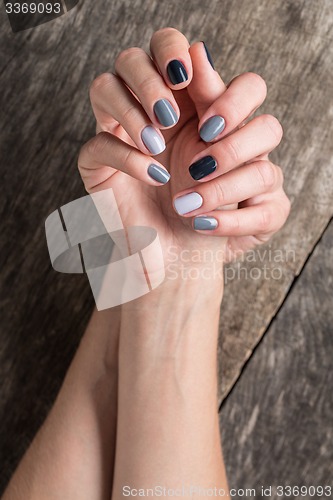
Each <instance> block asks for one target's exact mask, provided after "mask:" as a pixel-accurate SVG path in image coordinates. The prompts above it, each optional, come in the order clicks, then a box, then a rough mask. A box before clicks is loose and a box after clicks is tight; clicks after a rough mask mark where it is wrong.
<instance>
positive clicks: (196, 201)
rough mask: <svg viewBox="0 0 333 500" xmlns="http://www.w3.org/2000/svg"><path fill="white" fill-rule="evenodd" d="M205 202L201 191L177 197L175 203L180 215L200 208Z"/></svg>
mask: <svg viewBox="0 0 333 500" xmlns="http://www.w3.org/2000/svg"><path fill="white" fill-rule="evenodd" d="M202 204H203V199H202V196H200V194H199V193H188V194H184V195H183V196H179V198H176V199H175V202H174V205H175V209H176V212H177V213H178V214H179V215H184V214H187V213H188V212H192V210H196V209H197V208H200V207H201V205H202Z"/></svg>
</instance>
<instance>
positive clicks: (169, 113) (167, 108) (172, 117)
mask: <svg viewBox="0 0 333 500" xmlns="http://www.w3.org/2000/svg"><path fill="white" fill-rule="evenodd" d="M154 113H155V115H156V117H157V119H158V121H159V122H160V124H161V125H163V127H170V125H175V124H176V123H177V122H178V116H177V113H176V111H175V110H174V109H173V107H172V106H171V103H170V102H169V101H168V100H167V99H160V100H159V101H157V102H155V104H154Z"/></svg>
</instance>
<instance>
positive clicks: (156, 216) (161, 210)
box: [78, 28, 290, 260]
mask: <svg viewBox="0 0 333 500" xmlns="http://www.w3.org/2000/svg"><path fill="white" fill-rule="evenodd" d="M150 50H151V54H152V58H151V57H150V56H149V55H148V54H147V53H146V52H144V51H143V50H142V49H140V48H136V47H133V48H130V49H127V50H125V51H123V52H121V53H120V55H119V56H118V57H117V59H116V62H115V74H112V73H105V74H102V75H101V76H99V77H98V78H96V80H95V81H94V82H93V84H92V86H91V90H90V96H91V102H92V107H93V110H94V114H95V117H96V121H97V128H96V131H97V135H96V136H95V137H94V138H92V139H91V140H90V141H88V143H86V144H85V145H84V146H83V148H82V149H81V152H80V156H79V160H78V165H79V170H80V173H81V176H82V179H83V181H84V184H85V188H86V190H87V191H88V192H89V193H93V192H95V191H98V190H101V189H107V188H110V187H111V188H112V189H113V191H114V194H115V196H116V199H117V202H118V206H119V210H120V213H121V217H122V220H123V222H124V225H125V226H129V225H148V226H151V227H154V228H155V229H156V230H157V231H158V233H159V237H160V239H161V242H162V246H163V248H164V249H165V248H168V247H169V246H171V245H173V246H175V245H176V246H177V248H178V249H179V250H181V249H183V248H188V249H196V250H198V249H205V248H209V249H213V250H214V249H221V248H223V247H224V246H225V244H226V243H228V247H227V248H228V249H229V250H230V251H229V252H227V253H226V260H230V259H232V258H233V257H234V256H237V255H238V253H239V252H240V251H241V252H244V251H246V250H248V249H249V248H252V247H253V246H254V245H256V244H260V243H262V242H265V241H267V240H268V239H269V238H270V237H271V236H272V234H274V233H275V232H276V231H277V230H278V229H279V228H280V227H281V226H282V225H283V224H284V222H285V220H286V218H287V216H288V213H289V210H290V203H289V200H288V198H287V196H286V195H285V193H284V191H283V187H282V184H283V175H282V171H281V169H280V167H278V166H276V165H274V164H273V163H272V162H270V161H269V158H268V154H269V153H270V152H271V151H272V150H273V149H274V148H275V147H276V146H277V145H278V144H279V143H280V140H281V138H282V128H281V125H280V124H279V122H278V120H277V119H276V118H274V117H273V116H271V115H262V116H257V117H256V118H254V119H253V120H251V121H248V118H249V117H250V116H251V115H252V114H253V112H254V111H255V110H256V109H257V108H258V107H259V106H260V105H261V104H262V102H263V101H264V99H265V97H266V85H265V82H264V81H263V79H262V78H261V77H260V76H258V75H256V74H253V73H245V74H242V75H240V76H238V77H236V78H234V79H233V80H232V81H231V82H230V84H229V85H228V86H226V85H225V84H224V82H223V81H222V79H221V78H220V76H219V75H218V73H217V72H216V71H215V70H214V69H213V67H212V65H211V62H210V60H209V57H208V56H207V53H206V50H205V46H204V44H203V43H202V42H197V43H195V44H193V45H192V46H191V47H189V43H188V41H187V39H186V38H185V37H184V35H182V34H181V33H180V32H178V31H177V30H175V29H172V28H165V29H162V30H159V31H157V32H155V33H154V35H153V37H152V39H151V43H150ZM170 61H172V63H171V65H170ZM178 82H179V83H178ZM162 99H163V101H161V100H162ZM156 103H157V104H156ZM214 116H215V117H217V118H214V119H212V117H214ZM209 119H210V121H209V122H208V124H207V120H209ZM203 125H204V127H203ZM202 127H203V128H202ZM200 134H201V136H202V137H203V138H204V139H205V140H202V138H201V137H200ZM198 160H201V162H200V163H199V164H198V163H196V162H198ZM193 164H194V165H193ZM190 165H191V168H190V169H189V167H190ZM191 174H192V175H191ZM170 176H171V177H170ZM169 177H170V180H169ZM190 193H196V194H190ZM189 194H190V196H188V195H189ZM237 206H238V208H237ZM177 211H178V213H177ZM203 216H204V217H203ZM196 228H201V229H196ZM216 236H217V237H218V238H216Z"/></svg>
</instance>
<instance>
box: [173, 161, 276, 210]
mask: <svg viewBox="0 0 333 500" xmlns="http://www.w3.org/2000/svg"><path fill="white" fill-rule="evenodd" d="M282 184H283V174H282V170H281V168H280V167H278V166H276V165H274V164H273V163H271V162H269V161H257V162H253V163H250V164H248V165H243V166H242V167H239V168H237V169H235V170H231V171H230V172H228V173H226V174H224V175H220V176H219V177H217V178H216V179H213V180H211V181H209V182H205V183H200V184H198V185H197V186H196V188H195V189H193V188H192V189H187V190H185V191H182V192H180V193H178V194H177V195H175V197H174V200H173V203H174V208H175V210H176V212H177V213H178V214H179V215H183V216H185V217H186V216H190V215H191V216H192V215H197V214H199V213H206V212H207V211H211V210H215V209H216V208H217V207H220V206H221V207H223V206H224V205H229V204H231V203H240V202H242V201H244V200H247V199H249V198H252V197H254V196H258V195H260V194H263V193H267V192H273V191H274V190H276V189H278V188H279V187H281V186H282Z"/></svg>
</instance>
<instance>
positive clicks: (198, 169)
mask: <svg viewBox="0 0 333 500" xmlns="http://www.w3.org/2000/svg"><path fill="white" fill-rule="evenodd" d="M216 167H217V162H216V160H215V158H213V157H212V156H204V157H203V158H200V160H198V161H196V162H194V163H192V165H191V166H190V167H189V171H190V174H191V176H192V177H193V179H194V180H195V181H198V180H200V179H202V178H203V177H206V175H209V174H211V173H212V172H214V170H216Z"/></svg>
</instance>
